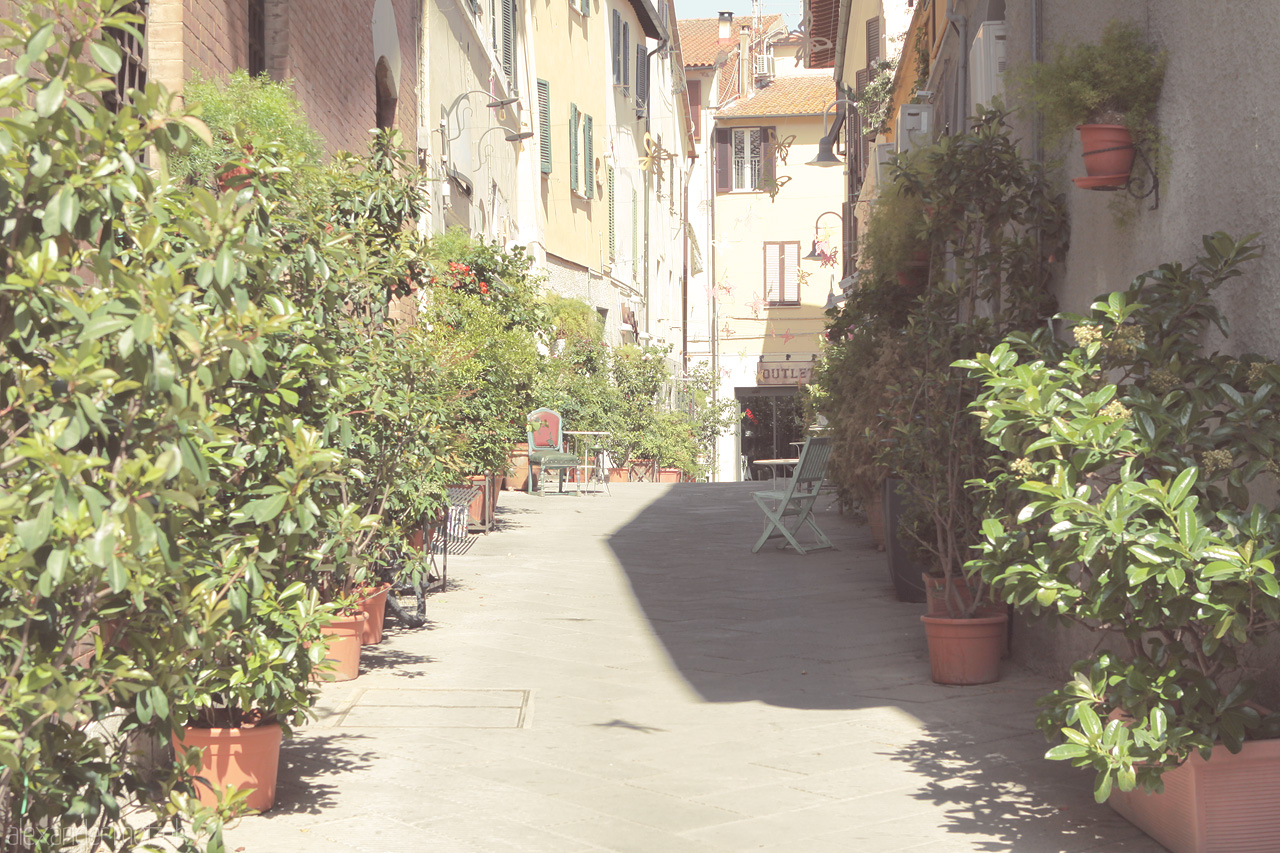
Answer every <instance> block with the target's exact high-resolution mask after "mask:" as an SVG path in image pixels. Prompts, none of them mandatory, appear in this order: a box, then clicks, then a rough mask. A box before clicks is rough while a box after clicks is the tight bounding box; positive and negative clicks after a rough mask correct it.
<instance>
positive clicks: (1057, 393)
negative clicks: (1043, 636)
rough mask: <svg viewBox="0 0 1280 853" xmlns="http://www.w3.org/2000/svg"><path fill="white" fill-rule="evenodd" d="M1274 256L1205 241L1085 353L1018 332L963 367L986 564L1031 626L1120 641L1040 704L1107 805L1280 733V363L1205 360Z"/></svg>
mask: <svg viewBox="0 0 1280 853" xmlns="http://www.w3.org/2000/svg"><path fill="white" fill-rule="evenodd" d="M1258 254H1260V252H1259V251H1258V248H1257V246H1256V245H1255V244H1254V243H1253V241H1252V238H1245V239H1244V240H1235V239H1233V238H1231V237H1229V236H1227V235H1225V234H1221V233H1219V234H1214V235H1211V236H1208V237H1205V238H1204V254H1203V256H1202V257H1200V258H1199V259H1198V260H1197V261H1196V262H1195V263H1194V264H1191V265H1190V266H1184V265H1183V264H1181V263H1168V264H1164V265H1162V266H1161V267H1159V268H1157V269H1154V270H1151V271H1149V272H1146V273H1144V274H1142V275H1140V276H1138V277H1137V278H1136V279H1134V281H1133V282H1132V283H1131V284H1130V285H1129V287H1128V288H1127V289H1125V290H1123V291H1118V292H1116V293H1112V294H1110V295H1109V296H1107V297H1105V298H1103V299H1100V300H1099V301H1097V302H1096V303H1094V305H1093V306H1092V307H1091V310H1090V312H1089V314H1088V315H1085V316H1068V317H1067V318H1066V319H1067V320H1069V321H1070V322H1072V323H1073V324H1074V328H1073V330H1072V335H1073V337H1074V339H1075V345H1074V346H1069V345H1065V344H1063V343H1061V342H1059V341H1057V340H1055V339H1053V338H1052V337H1051V336H1050V335H1049V334H1047V332H1044V331H1042V332H1040V333H1038V334H1035V335H1026V334H1018V335H1014V336H1011V337H1009V338H1008V339H1007V340H1006V341H1004V342H1002V343H1000V344H999V345H998V346H996V347H995V348H994V349H992V350H991V351H990V353H989V354H982V355H979V356H977V357H976V358H972V359H966V360H963V361H961V362H959V366H960V367H962V368H964V369H967V370H968V371H969V372H970V375H971V376H972V377H973V378H975V379H977V380H979V381H981V382H982V384H983V387H984V392H983V394H982V396H981V398H980V399H979V401H978V403H977V404H976V405H975V407H974V408H975V409H976V411H975V412H974V414H976V415H979V416H980V418H981V424H982V432H983V435H984V437H985V439H986V441H987V442H989V445H988V446H994V447H995V448H997V451H998V452H997V456H996V458H995V459H994V460H993V465H992V466H991V468H990V470H989V471H988V472H987V473H986V474H985V475H984V476H983V477H982V478H981V479H980V480H979V481H977V482H975V483H974V484H973V487H974V488H975V489H976V490H979V491H980V492H981V493H982V494H983V495H984V497H985V498H986V500H987V503H988V507H989V509H988V514H987V518H986V519H985V520H984V522H983V525H982V538H981V540H980V550H979V552H978V554H977V556H976V557H975V559H974V560H973V561H972V562H971V563H970V566H969V568H970V570H972V571H977V572H980V573H981V575H982V576H983V577H985V578H986V579H987V580H988V581H989V582H990V583H991V584H992V585H993V586H994V587H995V589H996V590H997V592H998V593H999V594H1000V595H1001V596H1002V597H1003V598H1005V600H1007V601H1010V602H1012V603H1013V604H1015V605H1016V606H1018V607H1019V608H1020V609H1022V610H1023V611H1025V612H1027V613H1029V614H1031V615H1033V616H1038V617H1041V618H1046V619H1049V620H1052V621H1055V622H1064V623H1071V624H1075V625H1083V626H1085V627H1087V628H1089V629H1091V630H1094V631H1098V632H1100V633H1102V634H1107V635H1110V636H1111V637H1113V638H1114V641H1113V642H1111V643H1107V644H1105V645H1103V644H1101V643H1100V644H1099V651H1097V652H1095V653H1094V654H1092V655H1090V656H1089V657H1088V658H1086V659H1085V660H1082V661H1080V662H1078V663H1077V664H1076V665H1075V667H1074V673H1073V676H1074V677H1073V678H1072V680H1071V681H1069V682H1068V683H1067V684H1066V685H1064V686H1063V687H1062V688H1060V689H1059V690H1056V691H1054V692H1053V693H1052V694H1050V695H1049V696H1046V697H1045V698H1044V699H1043V700H1041V704H1042V705H1043V707H1044V711H1043V713H1042V714H1041V717H1040V725H1041V728H1043V729H1044V731H1045V733H1046V735H1048V736H1049V737H1051V738H1052V739H1054V740H1059V739H1065V740H1062V742H1061V743H1060V744H1059V745H1057V746H1054V747H1053V748H1052V749H1051V750H1049V754H1048V757H1049V758H1054V759H1061V760H1069V761H1071V762H1072V763H1073V764H1076V765H1078V766H1082V767H1088V768H1090V769H1092V770H1093V771H1094V772H1095V784H1094V792H1095V796H1096V797H1097V799H1098V800H1099V801H1103V800H1105V799H1106V798H1107V797H1108V796H1109V794H1110V793H1111V791H1112V790H1113V789H1114V788H1119V789H1120V790H1122V791H1128V790H1132V789H1134V788H1135V787H1136V786H1138V785H1141V786H1143V787H1145V788H1148V789H1152V790H1159V789H1160V788H1161V782H1160V776H1161V774H1162V773H1164V772H1165V771H1166V770H1169V769H1172V768H1173V767H1176V766H1177V765H1179V764H1181V763H1182V762H1183V761H1184V760H1186V759H1187V757H1188V756H1189V755H1190V754H1191V753H1192V752H1196V751H1198V752H1199V753H1200V754H1201V755H1203V756H1204V757H1206V758H1207V757H1208V756H1209V754H1210V753H1211V752H1212V751H1213V750H1214V749H1215V748H1216V747H1217V746H1218V745H1224V746H1226V748H1227V749H1228V750H1230V751H1232V752H1238V751H1239V750H1240V748H1241V741H1242V740H1243V739H1244V738H1246V737H1257V736H1274V735H1275V733H1276V725H1275V724H1276V723H1277V720H1276V719H1275V718H1274V717H1273V718H1271V719H1269V720H1263V719H1261V718H1260V717H1259V714H1258V711H1257V709H1256V708H1255V707H1253V706H1251V705H1250V704H1249V700H1250V697H1251V696H1252V693H1253V690H1254V684H1253V682H1252V681H1251V680H1249V678H1248V674H1249V673H1248V670H1249V667H1248V663H1249V657H1248V655H1249V651H1250V647H1251V646H1253V645H1255V644H1257V643H1259V642H1260V641H1262V640H1263V639H1264V638H1265V637H1267V636H1270V635H1271V634H1272V633H1273V632H1274V631H1275V629H1276V626H1277V624H1280V583H1278V582H1277V578H1276V566H1275V560H1276V556H1277V554H1280V546H1278V545H1277V543H1278V542H1280V513H1278V512H1276V511H1275V510H1274V509H1273V508H1272V507H1273V506H1274V488H1275V483H1276V479H1275V478H1276V475H1277V473H1280V467H1277V464H1276V461H1275V458H1276V449H1277V447H1280V420H1278V419H1277V412H1280V406H1278V400H1277V389H1278V388H1280V366H1277V365H1276V364H1275V363H1274V362H1272V361H1270V360H1267V359H1263V358H1260V357H1258V356H1246V357H1243V358H1240V359H1236V358H1231V357H1228V356H1224V355H1221V354H1218V353H1205V352H1204V351H1202V349H1201V342H1202V341H1203V340H1204V335H1205V332H1206V331H1207V330H1208V329H1209V328H1210V327H1214V326H1216V327H1217V328H1218V330H1219V331H1221V332H1222V334H1223V335H1225V334H1226V332H1227V326H1226V321H1225V319H1224V318H1223V316H1222V315H1221V313H1220V312H1219V310H1218V308H1217V307H1216V306H1215V304H1214V302H1213V298H1214V293H1215V291H1216V290H1217V289H1218V288H1219V287H1220V286H1222V285H1223V284H1225V283H1227V282H1229V281H1230V280H1232V279H1234V278H1236V277H1238V276H1239V275H1240V274H1241V267H1242V265H1243V264H1245V263H1247V262H1248V261H1250V260H1252V259H1254V258H1256V257H1257V256H1258ZM978 419H979V418H976V417H975V418H973V420H978ZM1264 493H1270V494H1271V495H1272V497H1271V498H1270V499H1269V500H1267V501H1266V502H1265V503H1259V502H1257V501H1256V500H1255V496H1256V497H1261V496H1262V495H1263V494H1264Z"/></svg>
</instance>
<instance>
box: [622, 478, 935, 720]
mask: <svg viewBox="0 0 1280 853" xmlns="http://www.w3.org/2000/svg"><path fill="white" fill-rule="evenodd" d="M759 488H760V484H757V483H717V484H682V485H678V486H674V487H672V488H671V489H670V490H669V491H668V492H667V493H666V494H665V495H663V496H662V497H660V498H658V499H657V500H655V501H653V502H652V503H650V504H649V505H648V506H647V507H646V508H645V509H644V510H643V511H642V512H641V513H640V514H639V515H638V516H637V517H636V518H634V519H633V520H631V521H630V522H629V523H627V524H626V525H625V526H624V527H622V528H621V529H619V530H618V531H617V532H616V533H615V534H614V535H613V536H612V537H610V539H609V545H610V547H611V548H612V549H613V552H614V554H615V556H616V558H617V560H618V562H619V563H620V565H621V566H622V567H623V569H624V571H625V572H626V575H627V577H628V579H629V581H630V583H631V586H632V589H633V590H634V593H635V596H636V598H637V600H638V601H639V603H640V605H641V607H642V608H643V610H644V612H645V615H646V616H647V617H648V620H649V622H650V624H651V625H652V627H653V630H654V632H655V633H656V634H657V636H658V637H659V638H660V639H661V641H662V643H663V645H664V646H665V647H666V650H667V652H668V654H669V655H670V657H671V660H672V661H673V662H674V663H675V665H676V666H677V667H678V668H679V670H680V672H681V674H682V675H683V676H684V678H685V679H686V680H687V681H688V683H689V684H690V685H691V686H692V687H693V688H694V689H695V690H697V691H698V693H699V694H701V695H702V696H703V698H705V699H706V700H708V701H711V702H742V701H749V700H753V699H754V700H760V701H763V702H768V703H770V704H774V705H780V706H786V707H794V708H861V707H867V706H871V705H882V704H886V703H887V701H888V700H887V699H885V698H882V697H881V696H880V694H881V693H882V692H883V691H885V690H886V689H888V688H891V687H893V686H894V685H899V684H902V683H904V682H911V681H919V680H920V679H921V678H923V679H924V680H925V681H927V680H928V662H927V658H926V657H925V645H924V636H923V631H922V630H921V629H920V623H919V621H918V620H917V618H916V617H917V616H918V614H919V608H918V606H916V605H904V604H899V603H898V602H897V600H896V599H895V598H894V595H893V589H892V586H891V585H890V584H889V580H888V575H887V572H886V569H885V563H884V555H883V554H881V553H878V552H877V551H875V549H874V548H873V546H872V544H871V537H870V533H869V531H868V530H867V528H866V527H865V526H860V525H857V524H855V523H854V522H853V521H852V520H851V519H849V518H848V517H842V516H840V515H839V513H838V512H837V510H836V506H835V500H834V496H832V497H831V498H830V499H828V498H827V497H826V496H823V497H822V498H820V499H819V500H818V503H817V504H816V506H815V509H816V510H817V517H818V526H819V527H821V528H822V530H823V532H824V533H826V534H827V536H828V537H829V538H830V539H831V540H832V542H833V543H834V544H835V545H836V546H837V548H839V549H840V550H837V551H813V552H810V553H808V554H806V555H800V554H797V553H795V552H793V551H789V550H788V551H780V550H778V549H777V548H776V547H775V546H774V544H773V543H772V542H770V543H767V544H766V545H765V547H764V548H763V549H761V551H760V552H759V553H758V554H753V553H751V546H752V545H753V544H754V543H755V540H756V537H758V536H759V534H760V532H761V531H762V530H763V527H762V525H763V523H764V516H763V514H762V513H761V511H760V510H759V508H758V507H757V506H756V504H755V502H754V501H753V500H752V499H751V492H753V491H755V490H757V489H759ZM779 541H781V540H779ZM808 541H809V538H808V537H806V536H804V535H802V536H801V542H802V543H807V542H808Z"/></svg>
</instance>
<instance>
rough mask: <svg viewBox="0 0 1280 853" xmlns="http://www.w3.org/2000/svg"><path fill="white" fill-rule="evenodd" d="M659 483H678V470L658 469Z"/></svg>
mask: <svg viewBox="0 0 1280 853" xmlns="http://www.w3.org/2000/svg"><path fill="white" fill-rule="evenodd" d="M658 482H659V483H678V482H680V469H679V468H660V469H658Z"/></svg>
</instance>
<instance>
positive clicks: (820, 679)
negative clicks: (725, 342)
mask: <svg viewBox="0 0 1280 853" xmlns="http://www.w3.org/2000/svg"><path fill="white" fill-rule="evenodd" d="M753 488H754V487H753V485H751V484H725V485H677V486H661V485H648V484H623V485H615V486H614V487H613V494H612V496H604V495H599V496H594V495H593V496H585V497H572V496H564V497H560V496H551V497H536V496H533V497H531V496H528V495H525V494H523V493H515V492H503V493H502V495H501V500H500V502H499V509H498V519H499V526H498V529H496V530H495V531H494V532H492V533H490V534H489V535H487V536H473V537H471V542H470V543H469V544H470V547H469V549H468V551H467V553H466V554H464V555H454V556H451V557H450V558H449V578H450V581H451V583H450V586H449V589H448V590H447V591H446V592H444V593H440V594H437V595H435V596H433V597H432V598H431V599H430V600H429V602H428V613H429V616H430V618H431V620H432V621H431V623H430V624H429V626H428V628H427V629H423V630H419V631H400V630H395V629H393V630H391V631H390V632H389V633H388V635H387V637H386V638H385V639H384V640H383V643H382V645H380V646H378V647H366V649H365V657H364V661H363V665H362V675H361V676H360V678H359V679H358V680H356V681H353V682H349V683H347V684H342V685H330V686H328V687H326V688H325V691H324V695H323V700H322V703H321V707H320V709H319V710H320V714H321V716H320V718H319V720H317V721H316V722H315V723H313V724H311V725H309V726H307V727H306V728H305V729H303V730H302V731H300V732H299V734H298V735H297V736H296V737H295V738H294V739H293V740H292V741H289V742H287V743H286V745H285V748H284V753H283V756H282V766H281V771H280V776H281V778H280V784H279V790H278V794H277V799H276V806H275V808H274V809H273V810H272V811H271V812H269V813H268V814H266V815H264V816H260V817H250V818H246V819H244V820H243V821H241V822H240V823H239V824H238V825H237V826H236V827H234V828H233V829H232V830H231V831H230V832H229V834H228V849H229V850H232V851H234V850H243V851H247V853H282V851H286V853H287V851H299V853H312V851H315V853H328V851H369V853H388V852H389V851H428V852H429V853H436V851H442V853H444V851H495V853H507V852H508V851H547V853H575V851H587V850H611V851H636V853H676V851H722V852H723V851H730V852H731V853H737V851H747V850H752V851H755V850H770V851H795V853H824V851H857V853H863V851H895V850H929V851H970V850H978V851H1018V853H1024V852H1025V853H1039V851H1143V852H1144V853H1148V852H1149V851H1159V850H1162V849H1163V848H1161V847H1160V846H1159V845H1157V844H1156V843H1155V842H1153V841H1151V840H1150V839H1148V838H1147V837H1146V836H1145V835H1143V834H1142V833H1141V832H1139V831H1138V830H1136V829H1134V828H1132V827H1131V826H1130V825H1129V824H1128V823H1127V822H1125V821H1124V820H1123V819H1121V818H1119V817H1118V816H1116V815H1115V814H1113V813H1112V812H1111V811H1110V809H1108V808H1106V807H1105V806H1098V805H1096V804H1094V802H1093V798H1092V794H1091V790H1090V781H1091V780H1090V776H1089V774H1087V773H1085V772H1083V771H1079V770H1074V769H1072V768H1070V767H1068V766H1064V765H1062V764H1061V763H1057V762H1049V761H1046V760H1044V759H1043V758H1042V757H1041V756H1042V755H1043V753H1044V750H1045V748H1046V744H1045V741H1044V738H1043V736H1042V735H1041V734H1040V733H1039V732H1038V731H1037V730H1036V729H1035V727H1034V721H1035V711H1034V700H1035V698H1036V696H1038V695H1040V694H1041V693H1043V692H1044V691H1046V690H1047V689H1049V688H1050V687H1051V686H1052V683H1051V682H1049V681H1047V680H1046V679H1043V678H1039V677H1036V676H1033V675H1030V674H1028V673H1026V672H1025V671H1022V670H1020V669H1019V668H1017V667H1016V666H1014V665H1013V664H1010V663H1008V662H1006V664H1005V668H1004V673H1003V678H1002V680H1001V681H1000V682H999V683H997V684H992V685H987V686H983V687H942V686H939V685H935V684H933V683H932V682H931V681H930V680H929V665H928V657H927V653H926V648H925V640H924V634H923V630H922V627H921V624H920V620H919V616H920V613H921V611H922V606H921V605H918V604H901V603H899V602H897V601H896V600H895V598H894V596H893V590H892V587H891V586H890V584H889V580H888V574H887V569H886V565H885V558H884V555H883V554H882V553H878V552H876V551H875V550H874V549H873V548H872V547H871V538H870V534H869V533H868V531H867V529H866V527H865V526H861V525H859V524H858V523H856V521H855V520H854V519H852V518H848V517H842V516H841V515H839V514H838V512H837V511H836V509H835V508H834V507H827V504H828V501H827V499H826V498H823V499H822V500H820V502H819V504H818V506H819V508H824V507H825V508H826V509H825V511H823V512H822V513H821V514H820V520H819V524H820V525H821V527H822V528H823V530H824V531H825V532H826V533H827V535H828V536H829V537H830V538H831V539H832V541H833V542H835V544H836V545H837V546H838V548H839V549H840V550H838V551H820V552H813V553H811V554H809V555H807V556H800V555H797V554H794V553H791V552H782V551H778V550H775V549H774V548H773V547H772V546H770V547H768V548H766V549H765V550H763V551H762V552H761V553H760V554H752V553H751V551H750V547H751V544H752V543H753V542H754V540H755V537H756V536H757V535H758V534H759V532H760V530H761V523H762V516H761V514H760V512H759V510H758V509H757V508H756V506H755V504H754V503H753V502H752V500H751V498H750V492H751V491H752V489H753Z"/></svg>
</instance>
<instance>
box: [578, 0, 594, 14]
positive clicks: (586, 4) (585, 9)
mask: <svg viewBox="0 0 1280 853" xmlns="http://www.w3.org/2000/svg"><path fill="white" fill-rule="evenodd" d="M579 8H580V9H581V10H582V15H583V17H586V16H587V15H590V14H591V0H582V5H581V7H579Z"/></svg>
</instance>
